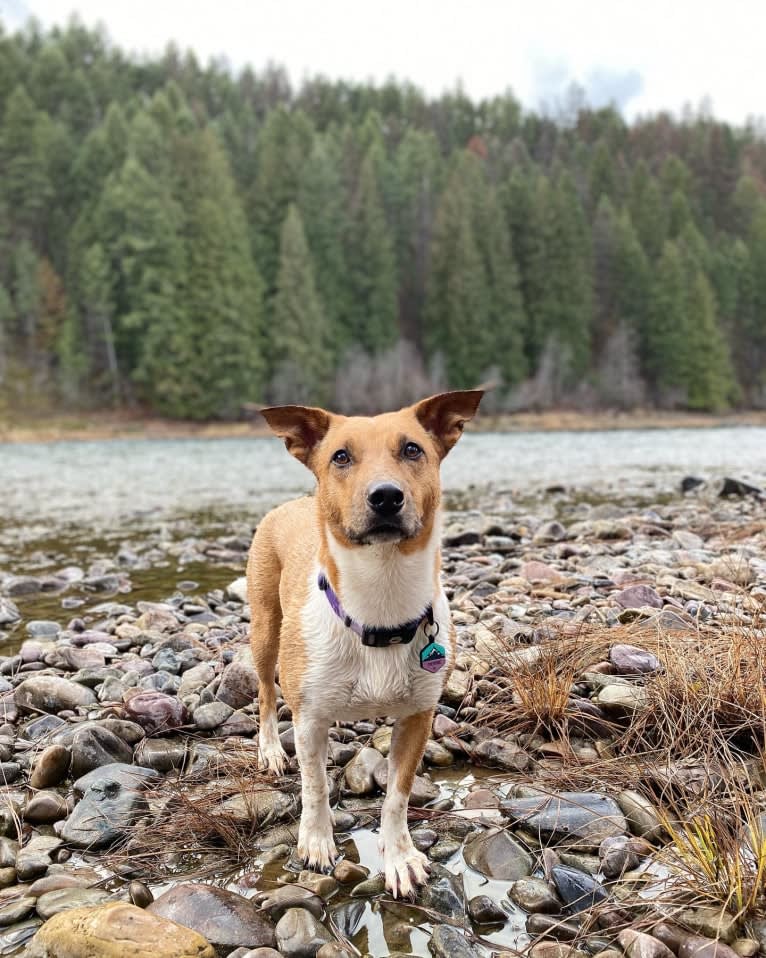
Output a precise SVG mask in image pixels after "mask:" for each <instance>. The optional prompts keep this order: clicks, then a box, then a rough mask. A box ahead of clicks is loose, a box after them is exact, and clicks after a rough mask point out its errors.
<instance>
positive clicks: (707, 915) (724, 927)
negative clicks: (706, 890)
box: [675, 905, 737, 944]
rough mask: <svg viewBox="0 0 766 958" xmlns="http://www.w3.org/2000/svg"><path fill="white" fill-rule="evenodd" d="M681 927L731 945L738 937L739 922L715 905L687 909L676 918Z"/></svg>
mask: <svg viewBox="0 0 766 958" xmlns="http://www.w3.org/2000/svg"><path fill="white" fill-rule="evenodd" d="M675 918H676V921H677V922H678V924H679V925H683V926H684V927H686V928H691V930H692V931H696V932H697V933H698V934H699V935H700V936H702V937H705V938H714V939H716V940H717V941H723V942H726V944H731V942H732V941H734V939H735V938H736V937H737V921H736V919H735V918H734V917H733V915H730V914H729V913H728V912H727V911H725V910H723V909H722V908H717V907H715V906H714V905H698V906H696V907H693V908H686V909H684V910H683V911H681V912H679V913H678V914H677V915H676V916H675Z"/></svg>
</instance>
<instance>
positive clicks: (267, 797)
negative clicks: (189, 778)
mask: <svg viewBox="0 0 766 958" xmlns="http://www.w3.org/2000/svg"><path fill="white" fill-rule="evenodd" d="M220 809H221V812H222V814H224V815H226V816H227V817H230V818H233V819H234V821H235V822H237V823H238V824H241V825H249V826H252V827H257V828H261V829H262V828H265V827H267V826H269V825H275V824H276V823H277V822H282V821H285V820H292V819H294V818H295V816H296V814H297V811H298V802H297V797H296V796H295V795H289V794H287V793H286V792H280V791H278V790H277V789H263V788H261V789H258V790H256V791H252V792H240V793H239V794H238V795H232V796H231V798H227V799H225V800H224V801H223V802H221V805H220Z"/></svg>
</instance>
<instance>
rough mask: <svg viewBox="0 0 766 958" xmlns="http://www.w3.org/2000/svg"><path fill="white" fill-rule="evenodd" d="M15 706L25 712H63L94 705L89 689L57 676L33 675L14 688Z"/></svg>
mask: <svg viewBox="0 0 766 958" xmlns="http://www.w3.org/2000/svg"><path fill="white" fill-rule="evenodd" d="M15 700H16V705H17V706H18V707H19V708H20V709H21V710H22V711H25V712H52V713H54V714H56V713H58V712H64V711H67V710H70V709H71V710H72V711H74V710H76V709H78V708H85V707H87V706H89V705H96V703H97V701H98V700H97V698H96V696H95V694H94V693H93V691H92V690H91V689H88V688H86V687H85V686H84V685H78V684H77V683H76V682H72V681H71V680H70V679H64V678H61V677H60V676H58V675H35V676H33V677H32V678H31V679H25V680H24V681H23V682H22V683H21V685H19V686H17V687H16V692H15Z"/></svg>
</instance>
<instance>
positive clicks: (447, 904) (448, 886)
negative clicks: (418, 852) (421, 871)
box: [421, 865, 465, 918]
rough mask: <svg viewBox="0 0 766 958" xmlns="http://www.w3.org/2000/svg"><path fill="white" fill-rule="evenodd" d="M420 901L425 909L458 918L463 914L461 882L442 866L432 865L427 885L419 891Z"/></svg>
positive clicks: (463, 900)
mask: <svg viewBox="0 0 766 958" xmlns="http://www.w3.org/2000/svg"><path fill="white" fill-rule="evenodd" d="M421 899H422V902H423V905H424V906H425V907H426V908H430V909H432V910H433V911H436V912H439V914H441V915H448V916H449V917H451V918H459V917H462V916H463V915H464V914H465V895H464V893H463V881H462V879H461V878H460V876H458V875H455V874H453V873H452V872H451V871H450V870H449V869H448V868H444V866H442V865H434V866H433V868H432V869H431V877H430V879H429V882H428V884H427V885H425V886H424V887H423V889H422V891H421Z"/></svg>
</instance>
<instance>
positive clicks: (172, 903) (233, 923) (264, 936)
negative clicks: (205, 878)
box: [146, 883, 307, 955]
mask: <svg viewBox="0 0 766 958" xmlns="http://www.w3.org/2000/svg"><path fill="white" fill-rule="evenodd" d="M146 910H147V911H148V912H149V913H150V914H152V915H158V916H161V917H162V918H167V919H169V920H171V921H174V922H177V923H178V924H179V925H184V926H185V927H186V928H191V929H193V930H194V931H196V932H198V933H199V934H200V935H203V936H204V937H205V938H207V940H208V941H209V942H210V943H211V944H212V945H213V946H214V947H215V949H216V952H217V953H218V954H221V955H227V954H228V953H229V952H230V951H231V950H232V949H234V948H236V947H238V946H240V945H242V946H244V947H246V948H260V947H263V946H266V947H273V946H274V944H275V938H274V928H273V926H272V925H271V923H270V922H269V921H267V920H266V918H265V916H264V915H263V914H262V913H261V912H260V911H259V910H258V908H257V907H256V906H255V905H254V904H253V902H251V901H248V899H247V898H243V897H242V895H237V894H235V893H234V892H231V891H227V890H226V889H224V888H217V887H215V886H214V885H198V884H192V883H184V884H182V885H176V886H175V887H174V888H171V889H170V890H169V891H166V892H165V893H164V894H163V895H160V897H159V898H157V899H156V900H155V901H153V902H152V903H151V905H149V906H148V908H147V909H146ZM306 914H307V913H306Z"/></svg>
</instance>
